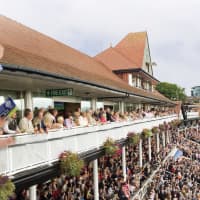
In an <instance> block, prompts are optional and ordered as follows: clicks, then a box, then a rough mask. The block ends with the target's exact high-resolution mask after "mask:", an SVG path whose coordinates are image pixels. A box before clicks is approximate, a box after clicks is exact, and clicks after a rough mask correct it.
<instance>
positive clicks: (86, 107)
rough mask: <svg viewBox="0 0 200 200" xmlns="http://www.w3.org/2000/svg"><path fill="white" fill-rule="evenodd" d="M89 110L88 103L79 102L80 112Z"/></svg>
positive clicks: (89, 104) (89, 105)
mask: <svg viewBox="0 0 200 200" xmlns="http://www.w3.org/2000/svg"><path fill="white" fill-rule="evenodd" d="M89 109H91V102H90V101H81V111H86V110H89Z"/></svg>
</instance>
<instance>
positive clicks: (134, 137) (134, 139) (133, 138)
mask: <svg viewBox="0 0 200 200" xmlns="http://www.w3.org/2000/svg"><path fill="white" fill-rule="evenodd" d="M139 141H140V136H139V134H136V133H129V134H128V143H129V144H133V145H136V144H138V143H139Z"/></svg>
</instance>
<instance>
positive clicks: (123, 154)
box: [122, 146, 126, 181]
mask: <svg viewBox="0 0 200 200" xmlns="http://www.w3.org/2000/svg"><path fill="white" fill-rule="evenodd" d="M122 169H123V176H124V181H126V147H125V146H123V147H122Z"/></svg>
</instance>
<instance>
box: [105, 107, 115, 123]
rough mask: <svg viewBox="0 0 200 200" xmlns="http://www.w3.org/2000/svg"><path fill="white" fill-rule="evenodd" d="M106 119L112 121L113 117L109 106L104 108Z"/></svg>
mask: <svg viewBox="0 0 200 200" xmlns="http://www.w3.org/2000/svg"><path fill="white" fill-rule="evenodd" d="M106 121H108V122H114V120H113V118H112V114H111V111H110V108H109V107H108V108H106Z"/></svg>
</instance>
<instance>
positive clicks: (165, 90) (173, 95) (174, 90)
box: [156, 82, 186, 101]
mask: <svg viewBox="0 0 200 200" xmlns="http://www.w3.org/2000/svg"><path fill="white" fill-rule="evenodd" d="M156 90H158V91H159V92H160V93H161V94H163V95H164V96H166V97H167V98H169V99H171V100H173V101H185V99H186V94H185V88H181V87H180V86H178V85H176V84H173V83H167V82H160V83H159V84H158V85H157V86H156Z"/></svg>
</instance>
